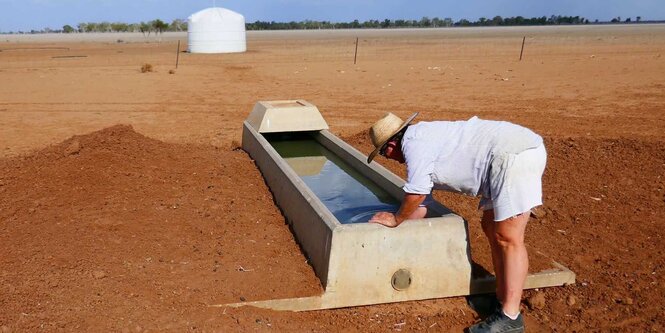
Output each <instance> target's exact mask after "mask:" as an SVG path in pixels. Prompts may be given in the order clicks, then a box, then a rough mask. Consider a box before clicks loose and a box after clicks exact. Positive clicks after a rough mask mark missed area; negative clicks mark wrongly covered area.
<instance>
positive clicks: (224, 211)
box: [0, 125, 321, 331]
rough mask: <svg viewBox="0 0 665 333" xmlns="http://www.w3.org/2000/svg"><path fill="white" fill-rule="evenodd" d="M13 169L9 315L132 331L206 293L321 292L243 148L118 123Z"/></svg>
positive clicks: (4, 207)
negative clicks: (186, 140)
mask: <svg viewBox="0 0 665 333" xmlns="http://www.w3.org/2000/svg"><path fill="white" fill-rule="evenodd" d="M0 175H2V176H0V177H1V180H0V221H2V222H1V224H0V243H2V244H3V246H2V249H1V250H0V251H1V254H0V267H1V268H2V270H1V271H0V285H2V286H3V288H4V290H2V295H3V296H2V297H0V308H2V309H3V310H2V311H0V323H2V324H3V325H7V327H15V328H17V329H22V330H34V329H37V328H38V327H40V326H41V325H44V326H43V327H44V328H46V329H49V330H52V329H56V328H57V329H62V328H66V329H69V330H78V329H82V328H86V329H88V328H94V327H98V326H97V325H102V327H104V328H105V329H104V330H109V329H110V330H114V331H118V330H120V329H122V328H126V327H131V328H132V329H134V325H136V323H138V322H141V321H143V320H145V318H152V320H157V319H158V318H163V317H164V316H166V317H168V316H170V314H173V311H178V312H180V311H187V310H186V309H190V310H191V309H201V307H202V304H203V307H204V308H205V304H217V303H227V302H237V301H240V300H241V299H247V300H257V299H268V298H272V297H295V296H307V295H313V294H317V293H319V292H321V287H320V285H319V281H318V279H316V277H315V276H314V274H313V273H312V271H311V270H310V269H309V267H308V266H307V265H303V263H304V262H305V258H304V257H303V256H302V255H301V254H300V251H299V249H298V247H297V245H296V244H295V242H294V240H293V238H292V236H291V234H290V232H289V230H288V228H287V227H286V226H285V224H284V219H283V217H282V216H281V214H280V213H279V211H278V210H277V209H276V207H275V206H274V204H273V202H272V197H271V195H270V192H269V191H268V189H267V187H266V186H265V184H264V182H263V179H262V177H261V175H260V174H259V172H258V171H257V170H256V168H255V166H254V164H253V162H252V161H251V160H250V159H249V158H248V156H247V155H246V154H245V153H244V152H242V151H232V150H221V149H217V148H215V147H212V146H196V145H177V144H169V143H165V142H160V141H157V140H154V139H150V138H147V137H145V136H143V135H141V134H139V133H136V132H135V131H134V130H133V129H132V127H130V126H124V125H118V126H113V127H110V128H106V129H104V130H101V131H98V132H94V133H91V134H87V135H82V136H75V137H72V138H70V139H68V140H66V141H64V142H62V143H60V144H57V145H54V146H50V147H47V148H45V149H43V150H41V151H38V152H36V153H34V154H31V155H27V156H22V157H18V158H12V159H4V160H0ZM273 274H275V275H277V276H280V278H279V279H270V278H267V277H269V276H271V275H273ZM294 286H295V287H294ZM176 308H177V309H178V310H174V309H176ZM71 311H74V312H75V313H76V315H75V316H70V315H68V313H69V312H71ZM22 313H23V314H27V315H22ZM99 313H104V314H105V317H107V318H99V317H98V316H97V315H98V314H99ZM34 316H37V317H34ZM81 318H84V319H82V320H81ZM107 320H108V321H107ZM183 320H185V319H184V318H183ZM162 324H164V322H162ZM175 324H176V326H178V327H184V326H183V323H175ZM140 325H144V327H145V325H146V323H144V322H141V323H140ZM159 327H164V326H159Z"/></svg>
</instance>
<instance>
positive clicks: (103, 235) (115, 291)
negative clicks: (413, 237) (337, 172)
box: [0, 25, 665, 333]
mask: <svg viewBox="0 0 665 333" xmlns="http://www.w3.org/2000/svg"><path fill="white" fill-rule="evenodd" d="M356 35H357V36H358V37H359V53H358V59H357V64H355V65H354V63H353V59H354V54H353V52H354V47H355V38H356ZM522 36H526V47H525V51H524V59H523V60H522V61H521V62H520V61H518V60H519V51H520V46H521V42H522ZM1 37H2V38H0V82H1V84H0V244H1V245H0V331H1V332H2V333H4V332H14V331H17V332H18V331H121V332H143V331H150V332H157V331H178V332H182V331H193V332H196V331H207V332H212V331H249V330H259V331H267V330H275V331H363V332H364V331H413V330H430V331H444V332H447V331H452V332H459V331H461V330H462V329H463V328H464V327H466V326H468V325H470V324H472V323H473V322H475V321H476V320H477V318H478V315H477V314H476V313H475V312H474V311H473V310H471V309H470V308H469V306H468V305H467V301H466V299H465V298H461V297H460V298H450V299H438V300H427V301H419V302H409V303H402V304H388V305H377V306H366V307H358V308H349V309H339V310H327V311H318V312H308V313H289V312H273V311H267V310H259V309H254V308H240V309H230V308H216V307H209V305H213V304H222V303H228V302H238V301H242V300H248V301H251V300H260V299H270V298H284V297H296V296H309V295H316V294H319V293H321V292H322V288H321V286H320V283H319V281H318V280H317V278H316V277H315V275H314V273H313V271H312V269H311V268H310V266H309V265H308V264H307V262H306V260H305V258H304V257H303V255H302V254H301V253H300V250H299V248H298V245H297V243H296V242H295V240H294V239H293V236H292V235H291V233H290V231H289V229H288V226H287V225H286V224H285V221H284V218H283V216H282V215H281V214H280V211H279V209H278V208H277V207H276V206H275V205H274V203H273V200H272V195H271V193H270V191H269V189H268V188H267V186H266V185H265V183H264V182H263V179H262V177H261V174H260V172H259V171H258V170H257V168H256V166H255V165H254V164H253V162H252V160H251V159H250V158H249V157H248V156H247V154H246V153H245V152H243V151H242V150H240V149H238V145H239V142H240V137H241V135H240V134H241V123H242V121H243V120H244V119H245V117H246V116H247V114H248V113H249V112H250V110H251V108H252V106H253V104H254V103H255V102H256V101H258V100H274V99H295V98H300V99H306V100H308V101H310V102H312V103H314V104H315V105H317V106H318V107H319V109H320V110H321V112H322V114H323V116H324V117H325V119H326V120H327V121H328V123H329V125H330V127H331V130H332V132H333V133H335V134H337V135H339V136H340V137H342V138H343V139H345V140H346V141H348V142H350V143H351V144H352V145H354V146H355V147H357V148H358V149H360V150H361V151H363V152H365V153H367V152H369V151H370V144H369V142H368V140H367V138H366V137H365V131H366V129H367V127H368V126H369V125H370V124H371V123H373V122H374V121H375V120H376V119H378V118H379V117H380V116H381V115H382V114H383V113H384V112H386V111H391V112H394V113H396V114H398V115H400V116H407V115H409V114H410V113H412V112H414V111H420V113H421V114H420V117H419V119H420V120H435V119H436V120H439V119H441V120H459V119H467V118H469V117H471V116H474V115H477V116H479V117H481V118H486V119H500V120H507V121H512V122H515V123H519V124H522V125H524V126H527V127H530V128H532V129H533V130H535V131H536V132H538V133H540V134H541V135H542V136H543V137H545V139H546V146H547V149H548V153H549V160H548V167H547V169H546V172H545V175H544V196H545V205H544V209H543V210H542V213H541V214H539V215H538V218H535V219H532V221H531V222H530V224H529V227H528V229H527V243H528V244H529V249H530V251H531V253H532V257H535V255H536V254H537V253H541V254H542V255H544V256H546V257H550V258H553V259H555V260H557V261H559V262H561V263H562V264H564V265H565V266H567V267H569V268H570V269H572V270H573V271H575V272H576V273H577V281H578V282H577V283H576V284H575V285H571V286H567V287H560V288H550V289H544V290H540V291H528V292H526V293H525V295H524V298H525V300H526V299H531V300H534V301H531V302H526V301H525V304H524V307H523V311H524V313H525V316H526V320H527V327H528V330H529V331H531V332H541V331H545V332H547V331H556V332H624V331H625V332H644V331H653V332H662V331H663V330H665V315H664V314H663V313H664V312H663V310H662V305H663V299H664V298H665V282H664V281H663V275H664V274H665V271H664V270H663V267H664V265H665V252H664V251H665V249H664V244H663V243H664V241H663V239H664V236H665V235H664V233H665V231H664V230H663V229H664V227H665V75H664V73H665V26H662V25H649V26H646V25H644V26H603V27H560V28H553V27H549V28H504V29H444V30H398V31H389V32H385V31H384V32H380V31H342V32H287V33H274V32H264V33H251V34H249V36H248V49H249V50H248V52H246V53H244V54H232V55H201V54H188V53H180V55H179V67H178V69H177V70H175V68H174V67H175V60H176V59H175V58H176V45H177V38H180V39H181V40H182V42H183V46H182V49H183V50H184V49H185V47H184V44H186V36H184V35H175V36H173V35H171V36H167V37H159V38H158V39H159V40H157V39H155V38H154V37H152V38H151V39H146V40H142V37H141V36H134V37H133V39H127V38H125V37H123V39H122V40H116V39H113V38H109V37H108V36H107V38H106V39H105V40H103V41H94V39H86V40H84V39H80V40H78V41H77V39H76V38H69V39H68V40H66V41H63V40H58V37H57V36H47V37H44V38H41V39H35V40H27V39H21V38H17V37H15V36H1ZM146 63H149V64H151V65H152V66H153V68H154V71H153V72H148V73H141V71H140V68H141V66H142V65H143V64H146ZM170 70H174V71H173V73H169V71H170ZM381 162H382V163H385V164H384V165H386V166H387V167H389V168H390V169H391V170H393V171H394V172H396V173H397V174H399V175H402V176H403V174H404V171H403V169H402V167H401V166H400V165H397V164H392V163H386V162H385V161H381ZM436 197H437V198H438V199H439V200H440V201H441V202H442V203H444V204H445V205H447V206H448V207H450V208H452V209H453V210H454V211H456V212H457V213H458V214H460V215H461V216H463V217H464V218H465V219H467V220H468V221H469V225H470V239H471V243H472V248H473V254H474V259H475V260H476V261H478V262H479V263H480V264H481V265H483V266H484V267H486V268H488V269H490V265H489V259H488V255H487V251H488V249H487V245H486V244H485V241H484V240H483V236H482V235H481V231H480V228H479V224H478V219H479V213H478V212H477V211H476V210H475V207H476V205H477V199H475V198H468V197H462V196H458V195H452V194H437V195H436ZM388 255H389V254H388ZM534 265H535V266H538V265H539V262H538V261H534ZM442 278H445V277H442ZM539 298H544V302H540V301H542V299H540V301H538V300H539Z"/></svg>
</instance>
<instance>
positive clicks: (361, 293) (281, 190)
mask: <svg viewBox="0 0 665 333" xmlns="http://www.w3.org/2000/svg"><path fill="white" fill-rule="evenodd" d="M313 137H314V139H316V140H317V141H318V142H319V143H321V144H322V145H323V146H325V147H326V148H328V149H330V150H331V151H333V152H334V153H335V154H337V155H338V156H340V157H341V158H342V159H344V160H345V161H346V162H348V163H349V164H350V165H351V166H352V167H354V168H356V169H357V170H358V171H360V172H361V173H362V174H363V175H365V176H366V177H368V178H370V179H371V180H373V181H374V182H375V183H377V184H378V185H379V186H380V187H382V188H384V189H385V190H386V191H388V193H391V194H392V195H393V196H394V197H395V198H396V199H401V197H402V195H403V192H402V190H401V189H400V188H401V185H402V183H403V181H402V180H401V179H400V178H399V177H397V176H395V175H394V174H392V173H390V172H389V171H388V170H386V169H385V168H383V167H381V166H380V165H378V164H376V163H373V164H372V165H367V164H366V163H364V159H365V158H366V157H364V155H362V154H361V153H360V152H358V151H357V150H355V149H354V148H353V147H351V146H349V145H348V144H346V143H345V142H343V141H342V140H340V139H339V138H337V137H336V136H334V135H333V134H331V133H330V132H328V131H327V130H321V131H319V132H318V133H316V134H314V135H313ZM243 149H245V150H246V151H247V152H248V153H249V154H250V156H251V157H252V158H253V159H254V160H255V162H256V164H257V166H258V167H259V169H260V170H261V172H262V173H263V175H264V178H265V179H266V182H267V183H268V186H269V187H270V188H271V190H272V191H273V194H274V197H275V201H276V202H277V205H278V206H279V207H280V208H281V209H282V211H283V213H284V215H285V216H286V218H287V220H288V223H289V224H290V225H291V228H292V230H293V232H294V233H295V235H296V239H297V240H298V242H299V243H300V246H301V247H302V249H303V251H304V253H305V255H306V256H307V258H308V260H309V262H310V264H311V265H312V267H313V268H314V270H315V272H316V274H317V276H318V277H319V278H320V279H321V283H322V284H323V286H324V288H325V290H326V293H327V294H331V295H333V294H334V295H335V298H336V299H340V300H342V299H343V300H344V302H345V304H347V305H346V306H349V305H360V304H375V303H386V302H395V301H402V300H414V299H425V298H433V297H445V296H454V295H463V294H468V291H469V290H470V281H471V264H470V255H469V249H468V241H467V238H466V237H467V229H466V222H465V221H464V220H463V219H462V218H460V217H459V216H457V215H454V214H451V213H449V211H448V210H447V209H445V208H444V207H443V206H441V205H439V204H437V203H435V204H433V205H431V207H428V208H429V209H430V211H431V212H434V214H437V213H438V214H439V216H438V217H436V218H427V219H422V220H414V221H409V222H408V223H405V224H403V225H401V226H400V227H399V228H395V229H390V228H386V227H384V226H381V225H376V224H368V223H358V224H341V223H340V222H339V221H337V219H336V218H335V217H334V216H333V215H332V214H331V213H330V212H329V210H328V209H327V208H326V207H325V205H324V204H323V203H321V201H320V200H319V199H318V198H317V197H316V196H315V195H314V194H313V193H312V192H311V190H310V189H309V188H308V187H307V186H306V185H305V184H304V182H303V181H302V180H301V179H300V177H299V176H298V175H297V174H296V173H295V172H294V171H293V170H292V169H291V167H290V166H289V165H288V164H287V163H286V162H285V161H284V160H283V159H282V158H281V157H280V156H279V154H278V153H277V152H276V151H275V150H274V148H273V147H272V146H271V145H270V143H269V142H268V141H267V140H266V139H265V138H264V137H263V135H261V134H260V133H258V132H257V131H256V130H255V129H254V128H253V127H252V126H251V125H250V124H249V123H248V122H246V123H245V124H244V128H243ZM399 270H405V271H407V272H408V273H409V274H410V279H411V282H410V284H409V285H408V287H406V288H404V289H403V290H397V289H395V288H394V287H393V285H392V282H393V275H394V274H395V273H396V272H397V271H399ZM442 277H447V278H442ZM336 302H337V301H336ZM339 302H341V301H339Z"/></svg>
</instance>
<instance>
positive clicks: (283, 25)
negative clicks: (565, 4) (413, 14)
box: [246, 15, 630, 30]
mask: <svg viewBox="0 0 665 333" xmlns="http://www.w3.org/2000/svg"><path fill="white" fill-rule="evenodd" d="M628 22H630V21H628ZM589 23H590V22H589V20H588V19H586V18H584V17H580V16H561V15H552V16H550V17H546V16H542V17H533V18H526V17H522V16H515V17H506V18H503V17H501V16H495V17H493V18H491V19H488V18H485V17H481V18H479V19H478V20H477V21H469V20H467V19H461V20H459V21H453V19H451V18H444V19H441V18H438V17H434V18H431V19H430V18H429V17H423V18H421V19H420V20H388V19H385V20H383V21H379V20H369V21H365V22H360V21H358V20H354V21H353V22H330V21H311V20H306V21H300V22H295V21H292V22H274V21H272V22H266V21H256V22H254V23H247V24H246V26H247V30H296V29H362V28H372V29H382V28H438V27H474V26H515V25H562V24H589ZM596 23H598V22H597V20H596Z"/></svg>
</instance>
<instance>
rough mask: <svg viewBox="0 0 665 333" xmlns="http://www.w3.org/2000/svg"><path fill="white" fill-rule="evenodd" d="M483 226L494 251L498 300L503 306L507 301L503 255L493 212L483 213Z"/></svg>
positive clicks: (493, 262)
mask: <svg viewBox="0 0 665 333" xmlns="http://www.w3.org/2000/svg"><path fill="white" fill-rule="evenodd" d="M481 225H482V227H483V232H485V236H487V240H488V241H489V243H490V249H491V250H492V264H493V265H494V275H495V276H496V298H498V299H499V302H501V304H503V303H504V302H505V300H506V294H505V289H504V282H503V280H504V274H503V255H502V252H501V248H500V247H499V243H497V241H496V237H495V234H496V232H495V225H496V222H494V211H493V210H491V209H490V210H486V211H483V218H482V220H481Z"/></svg>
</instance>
